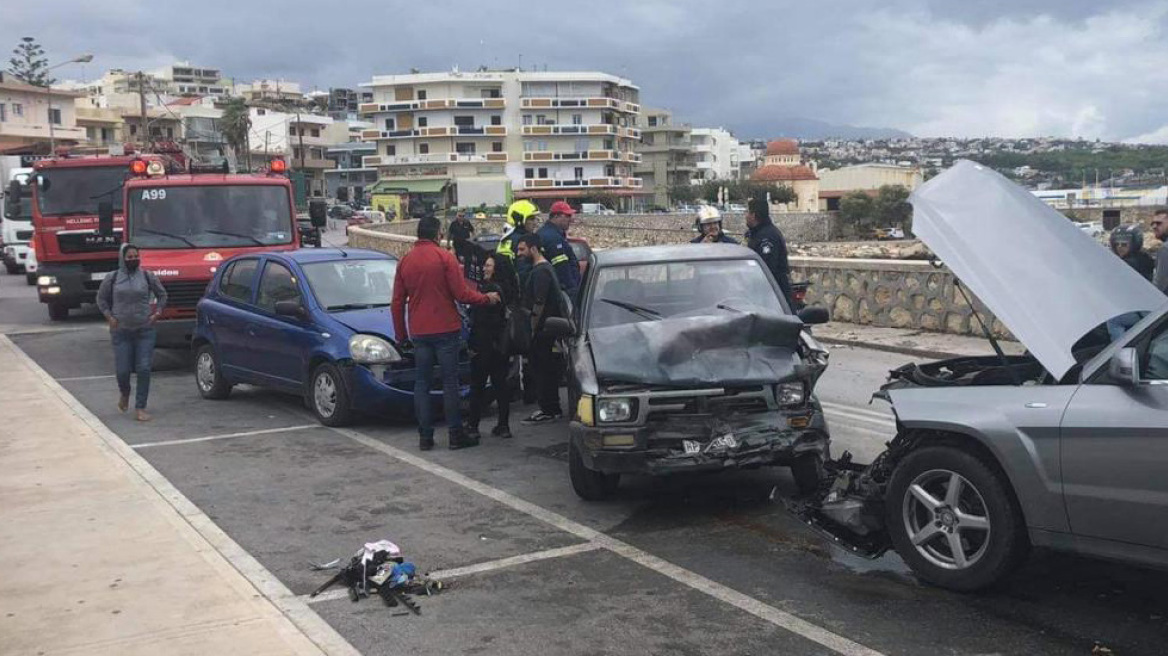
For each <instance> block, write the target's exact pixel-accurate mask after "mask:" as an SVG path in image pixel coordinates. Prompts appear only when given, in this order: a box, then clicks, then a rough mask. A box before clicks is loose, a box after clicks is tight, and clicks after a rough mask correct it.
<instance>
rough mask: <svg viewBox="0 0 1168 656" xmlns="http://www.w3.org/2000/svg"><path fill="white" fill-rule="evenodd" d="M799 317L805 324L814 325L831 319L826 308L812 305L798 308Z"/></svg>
mask: <svg viewBox="0 0 1168 656" xmlns="http://www.w3.org/2000/svg"><path fill="white" fill-rule="evenodd" d="M799 319H801V320H802V321H803V323H805V324H808V325H811V326H814V325H817V324H822V323H827V322H828V321H831V315H830V314H829V313H828V311H827V308H822V307H815V306H812V307H805V308H803V309H802V310H799Z"/></svg>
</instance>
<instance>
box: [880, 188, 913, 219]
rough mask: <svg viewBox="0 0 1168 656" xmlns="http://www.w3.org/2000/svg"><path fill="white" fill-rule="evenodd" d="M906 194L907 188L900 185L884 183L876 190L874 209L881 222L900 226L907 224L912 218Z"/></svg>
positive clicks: (910, 206)
mask: <svg viewBox="0 0 1168 656" xmlns="http://www.w3.org/2000/svg"><path fill="white" fill-rule="evenodd" d="M908 194H909V192H908V189H907V188H905V187H904V186H902V185H884V186H883V187H880V189H879V190H877V192H876V202H875V208H874V209H875V214H876V217H877V218H878V219H879V220H880V223H881V224H883V225H887V226H900V227H904V226H907V225H908V222H909V221H911V220H912V205H910V204H909V202H908Z"/></svg>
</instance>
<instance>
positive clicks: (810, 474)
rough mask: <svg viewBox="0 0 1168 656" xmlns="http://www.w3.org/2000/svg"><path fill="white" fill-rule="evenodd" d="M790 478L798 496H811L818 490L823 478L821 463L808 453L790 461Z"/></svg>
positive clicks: (816, 457) (814, 455)
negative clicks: (793, 480)
mask: <svg viewBox="0 0 1168 656" xmlns="http://www.w3.org/2000/svg"><path fill="white" fill-rule="evenodd" d="M791 476H792V477H793V478H794V479H795V487H796V488H798V490H799V494H811V493H812V492H815V491H816V490H818V489H819V481H820V480H822V478H823V461H822V460H821V459H820V458H819V456H818V455H816V454H814V453H809V454H806V455H802V456H799V457H798V458H795V459H794V460H793V461H791Z"/></svg>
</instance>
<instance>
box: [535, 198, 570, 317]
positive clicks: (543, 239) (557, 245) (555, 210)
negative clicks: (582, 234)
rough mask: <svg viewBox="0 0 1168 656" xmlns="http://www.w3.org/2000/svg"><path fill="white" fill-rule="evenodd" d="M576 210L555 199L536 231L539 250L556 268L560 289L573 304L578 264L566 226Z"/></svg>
mask: <svg viewBox="0 0 1168 656" xmlns="http://www.w3.org/2000/svg"><path fill="white" fill-rule="evenodd" d="M575 214H576V210H574V209H572V206H571V205H569V204H567V203H565V202H564V201H562V200H561V201H556V202H555V203H553V204H552V207H551V209H550V210H548V220H547V223H544V224H543V227H541V228H540V229H539V231H538V232H537V233H536V234H537V235H539V250H540V251H541V252H543V256H544V257H545V258H547V261H548V262H550V263H551V265H552V267H554V268H555V270H556V279H557V280H558V281H559V283H560V289H562V290H564V293H566V294H567V295H568V298H569V299H571V301H572V303H573V305H575V304H576V303H577V302H578V300H579V296H580V264H579V261H578V260H577V259H576V251H574V250H572V244H571V242H569V241H568V227H569V226H571V225H572V216H573V215H575Z"/></svg>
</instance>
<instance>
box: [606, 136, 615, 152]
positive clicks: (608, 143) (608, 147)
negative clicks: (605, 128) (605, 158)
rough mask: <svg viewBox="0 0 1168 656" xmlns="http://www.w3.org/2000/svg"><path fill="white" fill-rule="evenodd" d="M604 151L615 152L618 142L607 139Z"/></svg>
mask: <svg viewBox="0 0 1168 656" xmlns="http://www.w3.org/2000/svg"><path fill="white" fill-rule="evenodd" d="M604 149H605V150H615V149H616V142H614V141H613V140H612V139H605V140H604Z"/></svg>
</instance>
